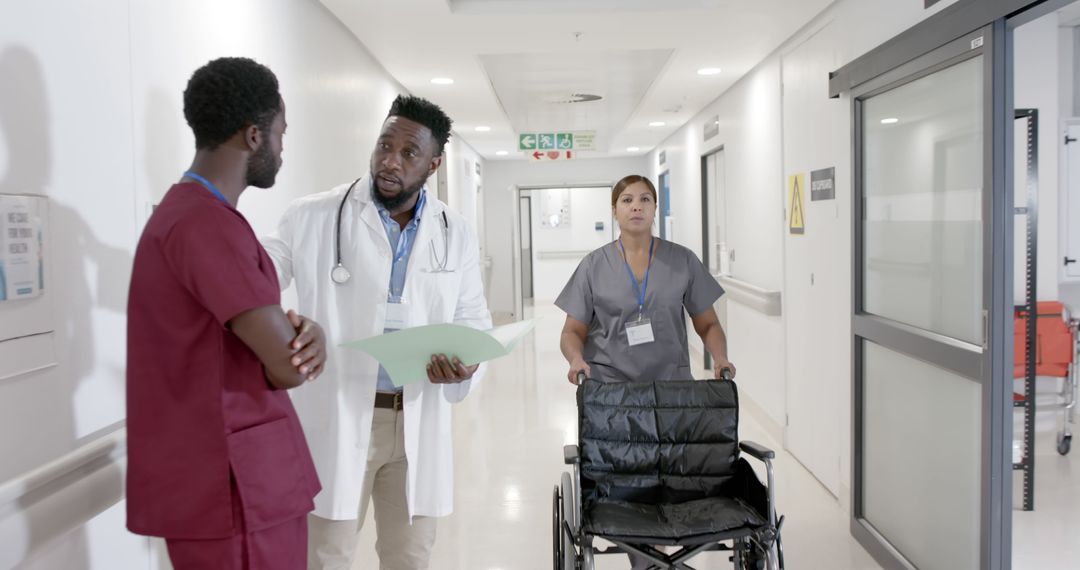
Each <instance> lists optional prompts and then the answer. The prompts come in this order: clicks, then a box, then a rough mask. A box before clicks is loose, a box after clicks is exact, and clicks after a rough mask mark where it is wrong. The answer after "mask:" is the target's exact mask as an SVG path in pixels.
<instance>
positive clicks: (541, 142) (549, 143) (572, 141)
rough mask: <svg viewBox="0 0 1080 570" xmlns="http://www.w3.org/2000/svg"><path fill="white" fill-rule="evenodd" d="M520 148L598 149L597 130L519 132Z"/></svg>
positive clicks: (524, 150) (526, 149)
mask: <svg viewBox="0 0 1080 570" xmlns="http://www.w3.org/2000/svg"><path fill="white" fill-rule="evenodd" d="M518 150H519V151H521V152H524V153H526V154H531V153H532V151H536V150H563V151H569V150H596V131H561V132H560V131H550V132H536V133H518Z"/></svg>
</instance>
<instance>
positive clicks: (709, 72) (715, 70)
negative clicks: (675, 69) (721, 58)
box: [697, 67, 720, 75]
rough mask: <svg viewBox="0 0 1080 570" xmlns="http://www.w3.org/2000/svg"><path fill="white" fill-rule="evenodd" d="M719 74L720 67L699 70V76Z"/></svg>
mask: <svg viewBox="0 0 1080 570" xmlns="http://www.w3.org/2000/svg"><path fill="white" fill-rule="evenodd" d="M717 73H720V68H719V67H702V68H701V69H699V70H697V74H698V75H716V74H717Z"/></svg>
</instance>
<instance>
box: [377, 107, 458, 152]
mask: <svg viewBox="0 0 1080 570" xmlns="http://www.w3.org/2000/svg"><path fill="white" fill-rule="evenodd" d="M390 117H403V118H405V119H408V120H410V121H413V122H414V123H418V124H421V125H424V126H425V127H427V128H428V130H430V131H431V134H432V136H434V137H435V142H436V143H438V145H439V155H440V156H441V155H442V153H443V147H444V146H446V141H448V140H450V126H451V125H453V124H454V121H451V120H450V117H448V116H447V115H446V113H445V112H444V111H443V110H442V108H441V107H439V106H438V105H436V104H435V103H432V102H431V101H428V100H427V99H423V98H421V97H414V96H412V95H398V96H397V98H396V99H394V104H393V105H390V112H389V113H387V114H386V118H388V119H389V118H390Z"/></svg>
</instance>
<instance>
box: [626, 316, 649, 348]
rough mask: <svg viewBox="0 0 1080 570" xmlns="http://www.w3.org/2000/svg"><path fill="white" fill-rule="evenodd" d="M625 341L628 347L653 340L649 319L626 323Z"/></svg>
mask: <svg viewBox="0 0 1080 570" xmlns="http://www.w3.org/2000/svg"><path fill="white" fill-rule="evenodd" d="M626 340H627V342H628V343H629V344H630V346H637V345H639V344H647V343H650V342H652V341H653V340H655V339H653V332H652V322H650V321H649V319H641V320H638V321H633V322H630V323H626Z"/></svg>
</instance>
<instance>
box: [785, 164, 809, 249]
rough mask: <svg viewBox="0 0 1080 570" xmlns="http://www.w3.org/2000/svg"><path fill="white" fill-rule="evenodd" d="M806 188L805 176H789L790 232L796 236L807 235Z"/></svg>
mask: <svg viewBox="0 0 1080 570" xmlns="http://www.w3.org/2000/svg"><path fill="white" fill-rule="evenodd" d="M805 186H806V175H805V174H793V175H791V176H788V232H789V233H792V234H796V235H801V234H804V233H806V217H805V213H806V198H805V196H804V191H803V188H804V187H805Z"/></svg>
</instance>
